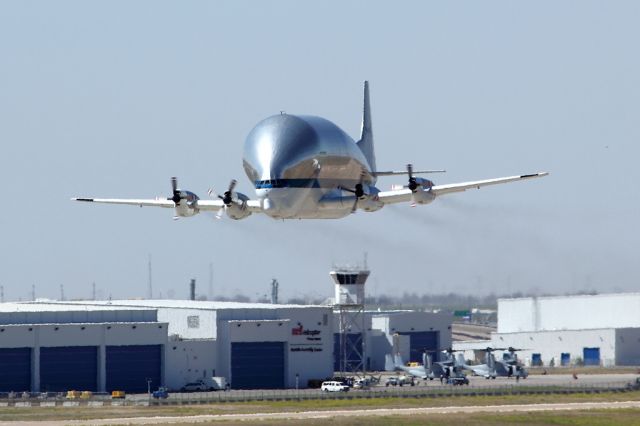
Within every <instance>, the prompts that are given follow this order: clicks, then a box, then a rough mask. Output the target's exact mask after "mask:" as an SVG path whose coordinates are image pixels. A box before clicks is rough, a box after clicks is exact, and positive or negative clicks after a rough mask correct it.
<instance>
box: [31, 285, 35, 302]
mask: <svg viewBox="0 0 640 426" xmlns="http://www.w3.org/2000/svg"><path fill="white" fill-rule="evenodd" d="M31 300H32V301H34V302H35V300H36V285H35V284H31Z"/></svg>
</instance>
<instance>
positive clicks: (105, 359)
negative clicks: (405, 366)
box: [0, 300, 451, 392]
mask: <svg viewBox="0 0 640 426" xmlns="http://www.w3.org/2000/svg"><path fill="white" fill-rule="evenodd" d="M363 315H364V318H365V322H366V326H365V330H366V333H365V336H366V338H365V340H364V341H363V342H364V346H365V348H364V351H365V357H366V367H367V370H384V369H385V360H386V355H388V354H391V353H392V335H393V334H396V333H398V334H400V335H403V338H404V339H403V340H402V341H401V342H402V344H401V347H400V351H401V354H402V355H403V356H404V357H405V359H406V360H420V354H421V352H422V351H424V350H425V349H427V350H436V349H439V348H442V347H447V346H448V345H449V344H450V342H451V316H450V315H446V314H433V313H427V312H410V311H394V312H366V313H364V314H363ZM337 322H338V316H337V314H336V313H335V312H334V309H333V307H332V306H328V305H327V306H309V305H278V304H266V303H236V302H206V301H190V300H113V301H82V302H56V301H38V302H25V303H4V304H0V378H2V379H1V380H0V392H9V391H24V390H31V391H34V392H38V391H55V392H63V391H67V390H89V391H94V392H96V391H97V392H110V391H113V390H124V391H126V392H146V391H147V386H148V385H149V386H150V388H151V389H156V388H157V387H159V386H166V387H168V388H169V389H180V388H181V387H182V386H184V385H185V384H186V383H189V382H194V381H196V380H199V379H202V380H204V381H205V382H207V381H208V380H211V377H214V376H222V377H225V378H226V379H227V381H228V382H230V383H231V386H232V387H233V388H235V389H275V388H295V387H300V388H304V387H307V385H308V382H309V380H311V379H325V378H328V377H332V376H333V374H334V371H336V370H337V368H335V367H336V365H337V363H338V360H339V357H340V353H339V349H340V348H339V347H338V345H337V342H338V341H339V339H340V335H339V333H338V328H337V326H336V323H337ZM362 349H363V348H362V345H361V346H360V350H362ZM386 367H387V368H392V367H391V366H386ZM334 368H335V369H334Z"/></svg>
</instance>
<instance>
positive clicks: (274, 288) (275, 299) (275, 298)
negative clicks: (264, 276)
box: [271, 278, 280, 305]
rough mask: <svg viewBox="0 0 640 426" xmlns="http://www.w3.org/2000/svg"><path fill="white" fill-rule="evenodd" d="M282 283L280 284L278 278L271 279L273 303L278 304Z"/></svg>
mask: <svg viewBox="0 0 640 426" xmlns="http://www.w3.org/2000/svg"><path fill="white" fill-rule="evenodd" d="M279 285H280V284H278V280H277V279H275V278H274V279H272V280H271V303H272V304H274V305H277V304H278V286H279Z"/></svg>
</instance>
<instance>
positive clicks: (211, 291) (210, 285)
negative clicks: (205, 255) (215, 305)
mask: <svg viewBox="0 0 640 426" xmlns="http://www.w3.org/2000/svg"><path fill="white" fill-rule="evenodd" d="M209 300H213V262H209Z"/></svg>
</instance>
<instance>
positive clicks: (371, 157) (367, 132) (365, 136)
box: [358, 81, 376, 171]
mask: <svg viewBox="0 0 640 426" xmlns="http://www.w3.org/2000/svg"><path fill="white" fill-rule="evenodd" d="M358 147H359V148H360V151H362V153H363V154H364V156H365V158H366V159H367V161H368V162H369V167H371V170H372V171H375V170H376V155H375V153H374V151H373V131H372V130H371V105H370V103H369V82H368V81H365V82H364V106H363V109H362V129H361V131H360V140H359V141H358Z"/></svg>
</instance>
